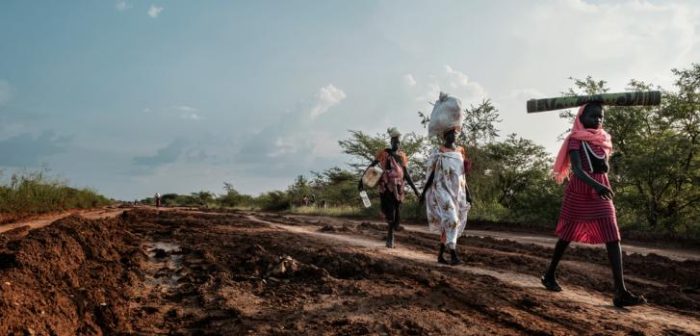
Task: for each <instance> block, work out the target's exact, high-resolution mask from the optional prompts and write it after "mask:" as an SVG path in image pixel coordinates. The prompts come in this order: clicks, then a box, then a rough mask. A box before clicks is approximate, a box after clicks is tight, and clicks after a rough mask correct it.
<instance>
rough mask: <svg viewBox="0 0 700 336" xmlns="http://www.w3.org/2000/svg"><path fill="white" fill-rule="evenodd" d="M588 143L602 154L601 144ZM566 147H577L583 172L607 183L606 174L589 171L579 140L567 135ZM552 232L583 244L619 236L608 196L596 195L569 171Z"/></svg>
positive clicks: (597, 152) (612, 206)
mask: <svg viewBox="0 0 700 336" xmlns="http://www.w3.org/2000/svg"><path fill="white" fill-rule="evenodd" d="M588 145H589V146H590V148H591V150H593V152H594V153H595V154H596V155H598V156H603V155H606V151H605V150H604V148H602V147H601V146H599V145H595V144H591V143H588ZM567 148H568V150H569V151H577V153H578V155H579V156H580V158H581V165H582V168H583V171H584V172H586V173H587V174H588V175H589V176H590V177H591V178H593V179H594V180H596V181H598V182H599V183H600V184H603V185H605V186H607V187H610V181H609V180H608V174H606V173H591V172H590V171H591V167H590V164H589V162H588V159H587V158H586V154H585V152H584V147H583V145H582V142H581V141H580V140H576V139H569V143H568V144H567ZM556 233H557V236H559V238H561V239H563V240H566V241H575V242H581V243H587V244H602V243H609V242H613V241H618V240H620V230H619V229H618V227H617V217H616V214H615V206H614V205H613V202H612V200H605V199H602V198H600V196H598V193H597V192H596V191H595V189H593V187H591V186H590V185H588V184H587V183H586V182H584V181H583V180H581V179H579V178H578V177H576V175H571V177H570V179H569V183H568V184H567V186H566V190H565V192H564V201H563V202H562V205H561V213H560V215H559V222H558V223H557V230H556Z"/></svg>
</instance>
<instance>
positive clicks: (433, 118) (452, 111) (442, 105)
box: [428, 92, 464, 136]
mask: <svg viewBox="0 0 700 336" xmlns="http://www.w3.org/2000/svg"><path fill="white" fill-rule="evenodd" d="M462 121H464V111H463V110H462V102H461V101H460V100H459V99H457V98H455V97H450V96H449V95H448V94H446V93H443V92H440V98H439V99H438V100H437V101H436V102H435V105H434V106H433V112H432V113H430V123H429V124H428V135H429V136H441V135H442V134H443V133H444V132H445V131H447V130H449V129H452V128H455V127H456V128H461V127H462Z"/></svg>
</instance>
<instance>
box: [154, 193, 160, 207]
mask: <svg viewBox="0 0 700 336" xmlns="http://www.w3.org/2000/svg"><path fill="white" fill-rule="evenodd" d="M154 198H155V200H156V208H160V193H156V195H155V197H154Z"/></svg>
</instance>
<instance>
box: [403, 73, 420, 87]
mask: <svg viewBox="0 0 700 336" xmlns="http://www.w3.org/2000/svg"><path fill="white" fill-rule="evenodd" d="M403 81H404V83H405V84H406V85H408V86H416V84H417V82H416V79H415V78H413V75H411V74H405V75H404V76H403Z"/></svg>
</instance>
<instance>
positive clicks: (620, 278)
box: [605, 240, 647, 307]
mask: <svg viewBox="0 0 700 336" xmlns="http://www.w3.org/2000/svg"><path fill="white" fill-rule="evenodd" d="M605 247H606V248H607V250H608V259H609V260H610V268H611V269H612V274H613V280H614V281H615V298H614V299H613V304H614V305H615V306H617V307H624V306H636V305H639V304H644V303H646V302H647V301H646V299H645V298H644V297H643V296H636V295H634V294H632V293H630V292H629V291H627V288H626V286H625V278H624V274H623V270H622V248H621V247H620V241H619V240H618V241H614V242H609V243H606V244H605Z"/></svg>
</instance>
